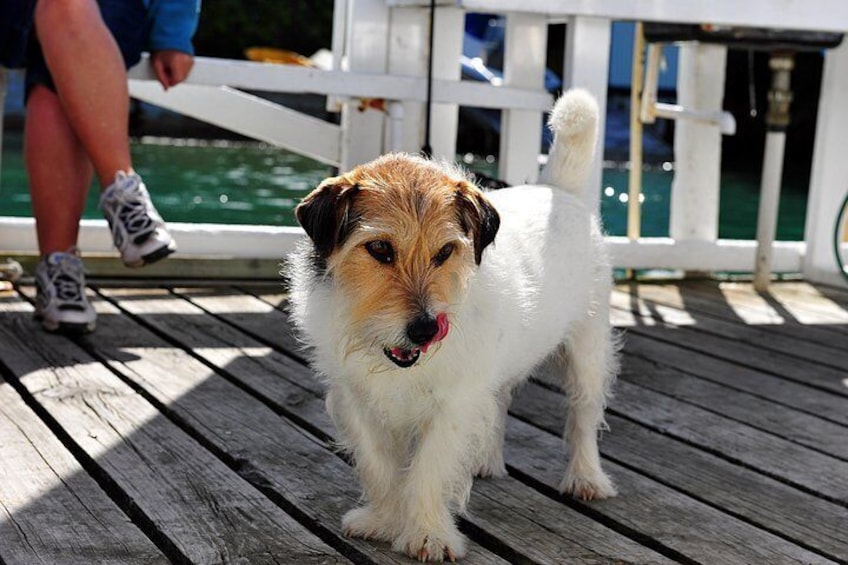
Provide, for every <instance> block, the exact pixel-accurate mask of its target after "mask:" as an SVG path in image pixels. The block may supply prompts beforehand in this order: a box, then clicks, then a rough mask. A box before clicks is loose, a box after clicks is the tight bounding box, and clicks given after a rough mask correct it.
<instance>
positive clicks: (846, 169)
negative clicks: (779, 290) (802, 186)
mask: <svg viewBox="0 0 848 565" xmlns="http://www.w3.org/2000/svg"><path fill="white" fill-rule="evenodd" d="M846 91H848V41H845V40H843V41H842V45H841V46H839V47H838V48H836V49H832V50H830V51H827V53H826V54H825V59H824V72H823V75H822V84H821V98H820V101H819V110H818V119H817V122H816V141H815V146H814V150H813V168H812V174H811V176H810V193H809V197H808V200H807V222H806V227H805V234H804V240H805V241H806V243H807V252H806V253H805V255H804V265H803V272H804V277H805V278H806V279H807V280H809V281H813V282H825V283H830V284H841V285H844V284H845V281H844V279H843V278H842V277H841V276H840V275H839V274H838V273H839V271H838V269H837V267H836V260H835V258H834V256H833V230H834V226H835V224H836V217H837V214H839V205H840V204H841V203H842V200H843V199H844V198H845V194H846V192H848V156H846V153H845V132H846V131H848V98H846V97H845V92H846Z"/></svg>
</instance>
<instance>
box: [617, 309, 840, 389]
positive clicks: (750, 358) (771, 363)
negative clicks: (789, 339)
mask: <svg viewBox="0 0 848 565" xmlns="http://www.w3.org/2000/svg"><path fill="white" fill-rule="evenodd" d="M617 312H624V313H625V317H626V316H632V314H631V313H630V311H629V310H627V311H625V310H621V309H618V308H615V307H614V308H613V309H612V312H611V313H610V315H611V319H612V320H613V322H614V323H616V324H618V323H619V318H617V317H616V315H617ZM647 319H648V320H650V322H649V323H645V324H637V325H630V326H629V327H628V328H627V333H628V334H631V333H637V334H640V335H644V336H648V337H652V338H655V339H658V340H661V341H665V342H667V343H673V344H675V345H677V346H680V347H685V348H687V349H690V350H692V351H697V352H701V353H705V354H708V355H711V356H713V357H716V358H718V359H723V360H725V361H729V362H731V363H733V364H734V365H739V366H741V367H748V368H753V369H756V370H759V371H765V372H768V373H772V374H773V375H776V376H779V377H782V378H786V379H790V380H793V381H795V382H797V383H801V384H806V385H809V386H815V387H818V388H821V389H824V390H826V391H828V392H832V393H835V394H838V395H841V396H848V387H846V386H845V383H844V382H843V381H844V380H845V370H844V369H838V368H836V367H833V366H829V365H822V364H818V363H816V362H814V361H810V360H805V359H800V358H798V357H795V356H793V355H787V354H785V353H781V352H778V351H773V350H766V349H764V348H762V347H760V346H758V345H753V344H749V343H743V342H741V341H739V340H738V339H732V338H725V337H722V336H718V335H715V334H710V333H704V332H702V331H698V330H695V329H693V328H692V327H691V326H685V325H680V326H678V325H674V326H658V325H656V322H655V321H654V320H653V318H651V317H648V318H647Z"/></svg>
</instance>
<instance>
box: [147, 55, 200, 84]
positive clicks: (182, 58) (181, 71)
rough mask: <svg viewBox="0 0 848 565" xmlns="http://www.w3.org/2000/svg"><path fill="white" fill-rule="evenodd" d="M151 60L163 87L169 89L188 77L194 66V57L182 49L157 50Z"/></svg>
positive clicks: (154, 71)
mask: <svg viewBox="0 0 848 565" xmlns="http://www.w3.org/2000/svg"><path fill="white" fill-rule="evenodd" d="M150 62H151V64H152V65H153V74H155V75H156V79H157V80H158V81H159V83H160V84H161V85H162V88H164V89H165V90H168V89H169V88H171V87H172V86H176V85H178V84H179V83H181V82H182V81H184V80H185V79H186V77H187V76H188V73H189V72H190V71H191V68H192V67H193V66H194V57H193V56H191V55H189V54H188V53H183V52H182V51H174V50H164V51H155V52H154V53H153V55H151V61H150Z"/></svg>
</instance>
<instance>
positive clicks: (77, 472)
mask: <svg viewBox="0 0 848 565" xmlns="http://www.w3.org/2000/svg"><path fill="white" fill-rule="evenodd" d="M20 316H27V317H29V313H25V312H14V311H8V310H7V311H3V312H0V325H7V324H10V323H12V322H11V319H12V318H14V317H20ZM2 364H3V356H2V349H0V366H2ZM0 562H3V563H6V564H7V565H13V564H21V565H28V564H30V563H60V562H61V563H67V564H68V565H72V564H78V565H89V564H90V563H104V564H115V565H118V564H127V565H131V564H142V563H143V564H154V563H163V564H164V563H170V561H169V560H168V559H167V558H166V557H165V555H164V554H162V552H161V551H159V549H157V547H156V546H155V545H154V544H153V542H151V541H150V540H149V539H148V538H147V537H145V535H144V534H143V533H142V532H141V530H139V529H138V528H137V527H136V526H135V525H133V523H132V522H131V521H130V519H129V518H128V517H127V515H126V514H124V513H123V512H121V510H120V509H119V508H118V506H117V505H116V504H115V503H114V502H112V500H111V499H110V498H109V497H108V496H107V495H106V493H105V492H103V490H101V489H100V487H99V486H98V485H97V482H96V481H95V480H94V479H93V478H91V477H90V476H89V475H88V473H87V472H86V471H85V470H84V469H83V468H82V466H81V465H80V464H79V462H78V461H77V460H76V459H75V458H74V457H73V455H71V453H70V452H69V451H68V450H67V449H66V448H65V447H64V446H63V445H62V443H61V442H60V441H59V440H58V439H57V438H56V436H55V435H53V433H52V432H51V431H50V430H49V429H48V428H47V426H46V425H45V424H44V423H43V422H42V421H41V420H40V419H39V418H38V416H36V414H35V413H34V412H33V411H32V410H31V409H30V408H29V407H28V406H27V405H26V404H25V403H24V401H23V399H21V397H20V396H19V395H18V394H17V392H15V391H14V390H13V389H12V386H11V385H10V384H9V383H7V382H5V381H4V380H3V378H2V377H0Z"/></svg>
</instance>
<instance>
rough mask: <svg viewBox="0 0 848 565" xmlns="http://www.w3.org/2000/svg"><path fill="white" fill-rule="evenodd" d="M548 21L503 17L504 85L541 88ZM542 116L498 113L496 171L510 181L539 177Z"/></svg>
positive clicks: (530, 180)
mask: <svg viewBox="0 0 848 565" xmlns="http://www.w3.org/2000/svg"><path fill="white" fill-rule="evenodd" d="M547 42H548V23H547V19H546V18H545V16H542V15H535V14H518V13H511V14H508V15H507V16H506V36H505V45H504V86H512V87H517V88H526V89H528V90H529V89H544V84H545V55H546V51H547ZM542 127H543V123H542V115H541V114H540V113H539V112H536V111H533V110H504V111H502V112H501V136H500V159H499V167H500V169H499V173H500V177H501V179H503V180H505V181H506V182H508V183H509V184H512V185H517V184H525V183H534V182H536V181H537V180H538V177H539V163H538V157H539V153H540V152H541V147H542V145H541V139H542Z"/></svg>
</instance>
